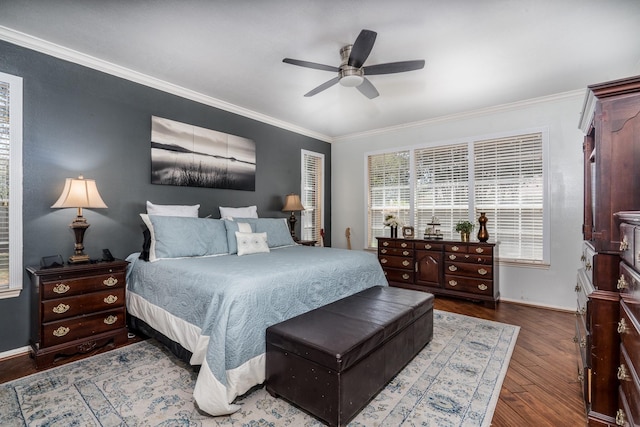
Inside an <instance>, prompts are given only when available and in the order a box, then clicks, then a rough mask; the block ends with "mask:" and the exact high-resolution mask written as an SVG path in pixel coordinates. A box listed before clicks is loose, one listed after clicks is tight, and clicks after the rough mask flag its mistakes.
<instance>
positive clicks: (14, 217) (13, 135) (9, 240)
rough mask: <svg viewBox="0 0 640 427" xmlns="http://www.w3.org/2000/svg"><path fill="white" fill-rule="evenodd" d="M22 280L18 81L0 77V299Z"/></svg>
mask: <svg viewBox="0 0 640 427" xmlns="http://www.w3.org/2000/svg"><path fill="white" fill-rule="evenodd" d="M22 276H23V272H22V79H21V78H20V77H16V76H12V75H9V74H4V73H0V298H10V297H15V296H18V295H20V291H21V290H22Z"/></svg>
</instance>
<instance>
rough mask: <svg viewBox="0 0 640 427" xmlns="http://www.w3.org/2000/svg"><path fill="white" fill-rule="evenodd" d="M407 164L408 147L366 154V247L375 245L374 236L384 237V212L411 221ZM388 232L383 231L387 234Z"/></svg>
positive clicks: (405, 221) (404, 222) (408, 167)
mask: <svg viewBox="0 0 640 427" xmlns="http://www.w3.org/2000/svg"><path fill="white" fill-rule="evenodd" d="M410 163H411V162H410V153H409V151H408V150H407V151H398V152H395V153H384V154H375V155H370V156H368V159H367V170H368V175H367V176H368V179H369V182H368V186H367V188H368V189H369V194H368V215H367V216H368V218H367V223H368V227H367V229H368V233H367V234H368V236H367V239H368V246H369V247H377V244H378V241H377V240H376V237H383V236H385V231H386V230H385V226H384V224H383V223H384V216H385V215H386V214H394V215H396V216H397V217H398V218H399V219H400V221H401V222H402V223H403V224H407V225H408V224H411V218H410V212H411V209H410V205H411V183H410V176H411V175H410V168H411V164H410ZM387 228H388V227H387ZM388 233H389V232H388V231H386V235H387V236H388V235H389V234H388Z"/></svg>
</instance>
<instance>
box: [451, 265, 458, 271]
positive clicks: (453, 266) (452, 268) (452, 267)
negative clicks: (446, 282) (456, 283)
mask: <svg viewBox="0 0 640 427" xmlns="http://www.w3.org/2000/svg"><path fill="white" fill-rule="evenodd" d="M457 270H458V267H456V266H455V265H450V266H449V271H457Z"/></svg>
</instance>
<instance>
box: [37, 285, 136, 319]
mask: <svg viewBox="0 0 640 427" xmlns="http://www.w3.org/2000/svg"><path fill="white" fill-rule="evenodd" d="M124 298H125V297H124V288H123V287H120V288H116V289H111V290H108V291H101V292H94V293H90V294H85V295H80V296H72V297H66V298H57V299H52V300H47V301H43V302H42V321H43V322H50V321H53V320H59V319H64V318H67V317H73V316H78V315H80V314H86V313H94V312H97V311H102V310H110V309H112V308H115V307H122V306H124V303H125V301H124Z"/></svg>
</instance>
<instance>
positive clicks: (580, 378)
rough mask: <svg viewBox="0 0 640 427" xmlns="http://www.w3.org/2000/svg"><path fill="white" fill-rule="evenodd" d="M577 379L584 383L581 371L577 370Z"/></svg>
mask: <svg viewBox="0 0 640 427" xmlns="http://www.w3.org/2000/svg"><path fill="white" fill-rule="evenodd" d="M578 381H580V382H581V383H583V384H584V374H583V373H582V372H578Z"/></svg>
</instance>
